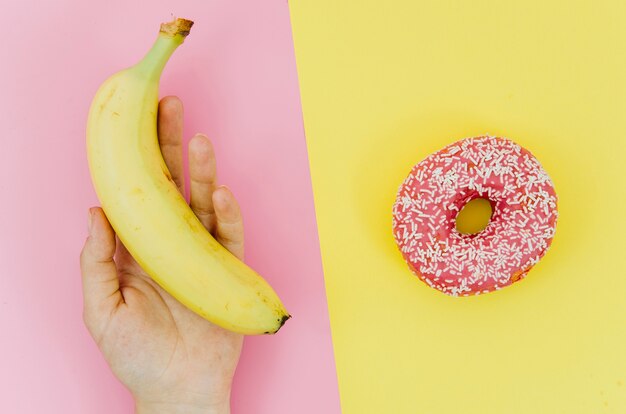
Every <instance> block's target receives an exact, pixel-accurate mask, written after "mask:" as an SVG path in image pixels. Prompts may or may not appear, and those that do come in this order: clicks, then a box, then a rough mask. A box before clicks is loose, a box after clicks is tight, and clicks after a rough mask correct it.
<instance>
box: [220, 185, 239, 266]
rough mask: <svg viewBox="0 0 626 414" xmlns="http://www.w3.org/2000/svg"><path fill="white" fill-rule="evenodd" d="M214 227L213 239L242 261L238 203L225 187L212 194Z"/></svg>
mask: <svg viewBox="0 0 626 414" xmlns="http://www.w3.org/2000/svg"><path fill="white" fill-rule="evenodd" d="M213 205H214V207H215V215H216V218H217V220H216V226H215V239H216V240H217V241H218V242H220V243H221V244H222V245H223V246H224V247H226V248H227V249H228V250H230V252H231V253H232V254H234V255H235V256H237V257H238V258H239V259H241V260H243V219H242V217H241V210H240V209H239V203H237V200H236V199H235V196H234V195H233V193H232V192H231V191H230V190H229V189H228V187H226V186H220V187H219V188H217V190H215V192H213Z"/></svg>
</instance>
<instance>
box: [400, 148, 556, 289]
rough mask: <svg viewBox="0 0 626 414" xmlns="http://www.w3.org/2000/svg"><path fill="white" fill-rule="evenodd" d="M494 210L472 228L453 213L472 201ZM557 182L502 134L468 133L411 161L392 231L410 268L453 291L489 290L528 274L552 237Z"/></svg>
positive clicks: (527, 152) (429, 282) (432, 285)
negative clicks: (464, 228)
mask: <svg viewBox="0 0 626 414" xmlns="http://www.w3.org/2000/svg"><path fill="white" fill-rule="evenodd" d="M478 197H483V198H486V199H488V200H489V201H490V203H491V206H492V209H493V214H492V216H491V220H490V221H489V224H488V225H487V227H486V228H485V229H484V230H483V231H482V232H480V233H477V234H471V235H467V234H461V233H459V232H458V231H457V229H456V226H455V220H456V216H457V214H458V213H459V211H460V210H461V208H462V207H463V206H464V205H465V204H466V203H467V202H469V201H470V200H472V199H474V198H478ZM557 216H558V213H557V197H556V193H555V191H554V185H553V184H552V181H551V180H550V177H548V174H547V173H546V172H545V171H544V169H543V168H542V166H541V165H540V164H539V161H537V159H536V158H535V157H534V156H533V155H532V154H531V153H530V152H529V151H527V150H526V149H524V148H522V147H520V146H519V145H517V144H516V143H514V142H512V141H510V140H508V139H506V138H500V137H491V136H482V137H477V138H466V139H463V140H460V141H458V142H455V143H454V144H451V145H449V146H447V147H446V148H444V149H442V150H441V151H438V152H436V153H434V154H432V155H430V156H428V157H427V158H426V159H425V160H423V161H422V162H420V163H419V164H417V165H415V166H414V167H413V169H412V170H411V173H410V174H409V175H408V177H407V178H406V179H405V180H404V182H403V183H402V185H401V186H400V189H399V190H398V195H397V198H396V202H395V203H394V205H393V234H394V238H395V240H396V243H397V244H398V248H399V249H400V251H401V252H402V256H403V257H404V260H405V261H406V262H407V264H408V265H409V267H410V268H411V270H412V271H413V272H414V273H415V274H416V275H417V276H418V277H419V278H420V279H421V280H423V281H424V282H426V283H427V284H428V285H430V286H431V287H433V288H435V289H438V290H440V291H442V292H443V293H445V294H448V295H451V296H459V295H460V296H468V295H472V294H476V295H477V294H480V293H487V292H491V291H494V290H497V289H500V288H502V287H505V286H508V285H510V284H512V283H514V282H516V281H518V280H520V279H522V278H523V277H525V276H526V274H527V273H528V271H529V270H530V268H531V267H532V266H534V265H535V264H536V263H537V262H538V261H539V259H540V258H541V257H543V255H544V254H545V253H546V251H547V250H548V247H550V244H551V243H552V238H553V237H554V232H555V229H556V221H557Z"/></svg>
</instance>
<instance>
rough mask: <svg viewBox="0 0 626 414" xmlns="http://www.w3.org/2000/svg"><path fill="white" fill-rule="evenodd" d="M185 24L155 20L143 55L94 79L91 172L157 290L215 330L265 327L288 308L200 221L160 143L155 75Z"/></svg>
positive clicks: (281, 319) (278, 322) (279, 320)
mask: <svg viewBox="0 0 626 414" xmlns="http://www.w3.org/2000/svg"><path fill="white" fill-rule="evenodd" d="M192 25H193V22H192V21H190V20H185V19H175V20H174V21H172V22H169V23H163V24H162V25H161V30H160V32H159V35H158V37H157V39H156V41H155V42H154V44H153V46H152V48H151V49H150V50H149V51H148V53H147V54H146V55H145V57H144V58H143V59H142V60H141V61H140V62H138V63H137V64H136V65H134V66H132V67H129V68H127V69H124V70H122V71H120V72H118V73H116V74H114V75H113V76H111V77H110V78H108V79H107V80H106V81H105V82H104V83H103V84H102V85H101V86H100V88H99V90H98V91H97V93H96V95H95V97H94V99H93V102H92V104H91V107H90V110H89V116H88V120H87V131H86V132H87V157H88V160H89V170H90V173H91V178H92V181H93V185H94V188H95V190H96V194H97V195H98V198H99V200H100V202H101V204H102V208H103V209H104V212H105V213H106V216H107V217H108V219H109V221H110V222H111V225H112V226H113V228H114V230H115V231H116V233H117V235H118V236H119V238H120V240H121V241H122V242H123V243H124V245H125V246H126V248H127V249H128V251H129V252H130V253H131V254H132V256H133V257H134V258H135V260H136V261H137V262H138V263H139V264H140V265H141V267H142V268H143V269H144V270H145V271H146V272H147V273H148V274H149V275H150V277H151V278H152V279H153V280H154V281H156V282H157V283H158V284H159V285H160V286H161V287H163V289H165V290H166V291H167V292H169V293H170V294H171V295H172V296H174V297H175V298H176V299H177V300H178V301H180V302H181V303H182V304H184V305H185V306H186V307H188V308H189V309H191V310H192V311H194V312H196V313H197V314H198V315H200V316H202V317H203V318H205V319H207V320H209V321H210V322H213V323H215V324H217V325H219V326H221V327H223V328H226V329H228V330H231V331H235V332H239V333H242V334H247V335H256V334H264V333H265V334H272V333H275V332H277V331H278V330H279V329H280V327H281V326H282V325H283V324H284V323H285V321H286V320H287V319H289V318H290V315H289V314H288V313H287V311H286V310H285V308H284V306H283V304H282V303H281V301H280V299H279V298H278V296H277V295H276V293H275V292H274V290H273V289H272V288H271V286H270V285H269V284H268V283H267V282H266V281H265V280H264V279H263V278H262V277H261V276H260V275H259V274H258V273H256V272H255V271H254V270H252V269H251V268H250V267H248V266H247V265H246V264H244V263H243V262H242V261H240V260H239V259H237V258H236V257H235V256H233V255H232V254H231V253H230V252H229V251H228V250H227V249H226V248H224V247H223V246H222V245H221V244H220V243H218V242H217V241H216V240H215V239H214V238H213V237H212V236H211V234H210V233H209V232H208V231H207V230H206V229H205V228H204V226H203V225H202V223H201V222H200V221H199V220H198V219H197V217H196V216H195V214H194V213H193V211H192V210H191V208H190V207H189V205H188V204H187V202H186V201H185V198H184V197H183V196H182V195H181V194H180V192H179V191H178V189H177V187H176V184H175V183H174V182H173V180H172V176H171V175H170V172H169V171H168V168H167V166H166V165H165V161H164V160H163V156H162V154H161V150H160V147H159V143H158V137H157V109H158V102H159V79H160V77H161V72H162V71H163V68H164V67H165V64H166V63H167V61H168V60H169V58H170V56H171V55H172V53H173V52H174V50H176V48H177V47H178V46H180V45H181V44H182V43H183V41H184V39H185V37H186V36H187V35H188V34H189V30H190V29H191V26H192Z"/></svg>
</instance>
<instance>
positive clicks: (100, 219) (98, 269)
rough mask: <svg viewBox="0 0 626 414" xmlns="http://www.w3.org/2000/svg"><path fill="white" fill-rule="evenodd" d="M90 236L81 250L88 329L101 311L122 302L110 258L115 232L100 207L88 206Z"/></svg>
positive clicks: (109, 311) (107, 312) (110, 309)
mask: <svg viewBox="0 0 626 414" xmlns="http://www.w3.org/2000/svg"><path fill="white" fill-rule="evenodd" d="M89 212H90V223H89V237H88V238H87V241H86V242H85V245H84V246H83V250H82V252H81V254H80V268H81V273H82V277H83V301H84V317H85V323H86V324H87V326H88V327H89V328H90V330H91V329H92V328H93V327H94V325H96V324H97V321H98V319H102V317H101V316H102V315H107V316H108V315H110V314H111V312H112V311H113V310H115V308H116V307H117V306H118V305H119V304H120V303H122V302H123V298H122V294H121V293H120V290H119V288H120V286H119V280H118V276H117V269H116V266H115V262H114V261H113V255H114V254H115V233H114V231H113V229H112V228H111V224H110V223H109V221H108V220H107V218H106V216H105V215H104V211H102V209H101V208H97V207H94V208H91V209H89Z"/></svg>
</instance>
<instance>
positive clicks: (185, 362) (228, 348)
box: [98, 244, 243, 401]
mask: <svg viewBox="0 0 626 414" xmlns="http://www.w3.org/2000/svg"><path fill="white" fill-rule="evenodd" d="M116 263H117V267H118V272H119V277H120V290H121V293H122V296H123V298H124V302H125V306H120V307H118V308H117V311H116V312H115V313H114V314H113V315H112V316H111V319H110V320H109V323H108V326H107V328H106V330H105V331H104V332H103V333H102V337H101V339H100V340H99V341H98V342H99V346H100V349H101V350H102V352H103V354H104V356H105V358H106V360H107V362H108V363H109V365H110V366H111V369H112V370H113V372H114V373H115V375H116V376H117V377H118V378H119V379H120V380H121V381H122V382H124V384H125V385H126V386H127V387H129V388H130V389H132V392H133V394H135V395H140V396H141V397H140V398H141V399H144V400H151V401H152V400H163V399H166V400H167V399H168V398H167V395H163V390H168V392H170V393H171V395H172V398H180V395H188V396H189V397H191V398H193V397H195V396H197V395H202V394H205V393H207V392H211V393H215V394H216V397H221V396H227V395H228V389H227V387H229V385H230V380H231V379H232V377H233V375H234V371H235V367H236V364H237V360H238V358H239V354H240V351H241V346H242V342H243V336H242V335H239V334H236V333H233V332H230V331H227V330H225V329H222V328H220V327H219V326H216V325H214V324H211V323H209V322H207V321H206V320H205V319H203V318H201V317H200V316H198V315H197V314H195V313H194V312H192V311H190V310H189V309H187V308H186V307H185V306H183V305H182V304H181V303H180V302H178V301H177V300H176V299H174V298H173V297H172V296H171V295H170V294H168V293H167V292H165V291H164V290H163V289H162V288H161V287H160V286H159V285H157V284H156V283H155V282H154V281H153V280H152V279H151V278H150V277H149V276H148V275H147V274H146V273H145V272H144V271H143V269H141V267H140V266H139V265H138V264H137V262H135V260H134V259H133V258H132V256H130V254H129V253H128V252H127V251H126V249H125V248H123V246H122V245H121V244H118V250H117V252H116ZM120 350H122V352H120ZM225 379H226V380H225ZM190 387H193V388H190ZM155 391H156V393H157V394H155Z"/></svg>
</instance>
